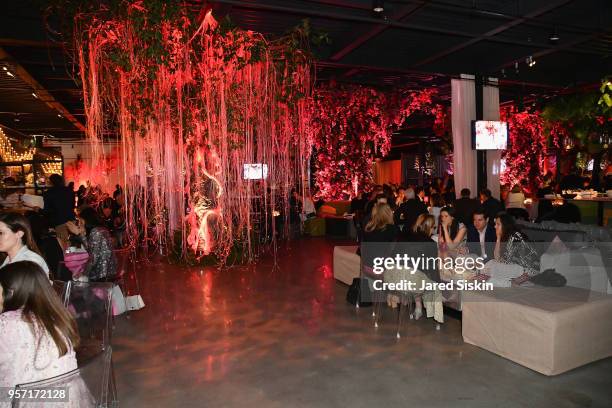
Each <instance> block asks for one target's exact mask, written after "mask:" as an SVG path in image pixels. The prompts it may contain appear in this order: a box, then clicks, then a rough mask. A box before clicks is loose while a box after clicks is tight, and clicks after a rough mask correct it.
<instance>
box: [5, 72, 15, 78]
mask: <svg viewBox="0 0 612 408" xmlns="http://www.w3.org/2000/svg"><path fill="white" fill-rule="evenodd" d="M6 75H8V76H10V77H12V78H15V75H13V73H12V72H11V71H6Z"/></svg>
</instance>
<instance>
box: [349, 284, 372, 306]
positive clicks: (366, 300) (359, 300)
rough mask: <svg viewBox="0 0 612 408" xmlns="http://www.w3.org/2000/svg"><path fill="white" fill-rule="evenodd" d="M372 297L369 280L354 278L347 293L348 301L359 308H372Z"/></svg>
mask: <svg viewBox="0 0 612 408" xmlns="http://www.w3.org/2000/svg"><path fill="white" fill-rule="evenodd" d="M371 299H372V295H371V293H370V286H369V285H368V280H367V279H363V278H353V282H352V283H351V286H349V289H348V292H346V301H347V302H349V303H350V304H351V305H354V306H357V305H359V307H368V306H372V302H371Z"/></svg>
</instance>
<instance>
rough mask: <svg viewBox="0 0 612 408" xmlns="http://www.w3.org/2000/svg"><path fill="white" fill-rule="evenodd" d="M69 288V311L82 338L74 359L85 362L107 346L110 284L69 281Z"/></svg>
mask: <svg viewBox="0 0 612 408" xmlns="http://www.w3.org/2000/svg"><path fill="white" fill-rule="evenodd" d="M69 285H70V288H69V291H68V299H67V305H68V310H69V311H70V312H71V313H72V315H73V316H74V318H75V320H76V323H77V327H78V330H79V335H80V337H81V342H80V345H79V347H78V348H77V349H76V353H77V359H78V360H79V361H88V360H89V359H91V358H93V357H94V356H97V355H98V354H99V353H100V352H102V351H104V350H106V349H107V348H108V347H109V345H110V341H111V333H112V303H111V296H112V289H113V284H112V283H108V282H100V283H98V282H75V281H72V282H70V283H69Z"/></svg>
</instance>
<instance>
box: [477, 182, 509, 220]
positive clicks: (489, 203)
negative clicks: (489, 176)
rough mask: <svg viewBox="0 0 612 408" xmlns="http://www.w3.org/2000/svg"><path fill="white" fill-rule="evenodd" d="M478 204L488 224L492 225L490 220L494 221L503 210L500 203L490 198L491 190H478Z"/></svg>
mask: <svg viewBox="0 0 612 408" xmlns="http://www.w3.org/2000/svg"><path fill="white" fill-rule="evenodd" d="M480 202H481V203H482V208H483V209H484V212H485V215H486V216H487V218H488V219H489V222H490V223H493V221H492V220H494V219H495V217H496V216H497V214H498V213H499V212H501V211H503V209H504V208H503V206H502V204H501V202H500V201H499V200H498V199H496V198H493V197H492V194H491V190H489V189H488V188H483V189H482V190H480Z"/></svg>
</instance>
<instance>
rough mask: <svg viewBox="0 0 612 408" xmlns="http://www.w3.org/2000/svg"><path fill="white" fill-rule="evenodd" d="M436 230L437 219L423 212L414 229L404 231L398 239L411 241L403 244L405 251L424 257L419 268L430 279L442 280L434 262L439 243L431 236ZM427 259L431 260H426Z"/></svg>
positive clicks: (413, 256) (413, 255) (416, 257)
mask: <svg viewBox="0 0 612 408" xmlns="http://www.w3.org/2000/svg"><path fill="white" fill-rule="evenodd" d="M435 231H436V220H435V218H434V216H433V215H430V214H421V215H419V216H418V218H417V220H416V222H415V224H414V227H413V228H412V231H409V232H408V233H402V234H401V235H400V238H399V239H398V241H400V242H406V243H409V244H404V245H402V246H403V247H404V248H405V252H406V253H407V254H408V255H409V256H410V257H412V258H415V259H418V258H423V259H424V260H423V264H422V266H421V267H420V268H419V270H420V271H421V272H423V273H424V274H425V275H427V277H428V278H429V279H431V280H433V281H436V282H440V272H439V271H438V268H437V265H436V263H435V262H434V259H436V258H437V257H438V244H437V243H436V241H434V240H433V239H432V238H431V236H432V235H433V234H434V233H435ZM400 249H402V248H400ZM427 259H429V260H430V262H425V260H427Z"/></svg>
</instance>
